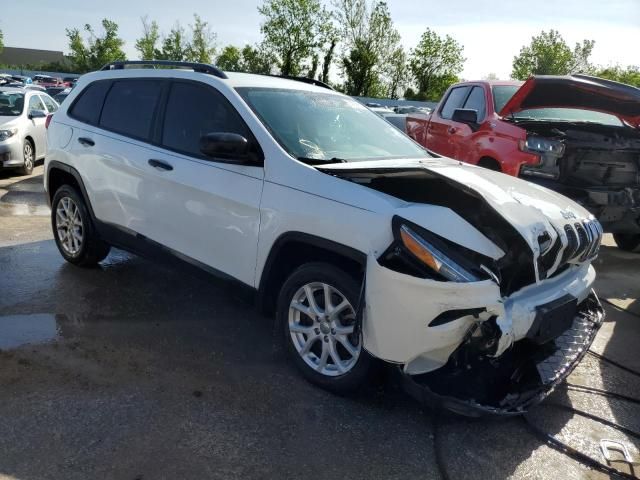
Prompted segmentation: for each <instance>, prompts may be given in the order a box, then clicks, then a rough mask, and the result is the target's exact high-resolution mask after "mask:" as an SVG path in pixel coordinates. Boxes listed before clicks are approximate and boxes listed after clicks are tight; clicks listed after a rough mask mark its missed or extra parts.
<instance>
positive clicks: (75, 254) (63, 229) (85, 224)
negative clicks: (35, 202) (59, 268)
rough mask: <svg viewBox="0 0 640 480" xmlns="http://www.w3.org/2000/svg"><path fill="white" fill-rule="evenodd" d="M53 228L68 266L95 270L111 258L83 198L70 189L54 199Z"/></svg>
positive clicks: (108, 248) (52, 211)
mask: <svg viewBox="0 0 640 480" xmlns="http://www.w3.org/2000/svg"><path fill="white" fill-rule="evenodd" d="M51 226H52V227H53V237H54V239H55V241H56V245H57V246H58V250H59V251H60V254H61V255H62V256H63V257H64V259H65V260H66V261H67V262H69V263H73V264H74V265H78V266H79V267H94V266H96V265H97V264H98V263H99V262H101V261H102V260H104V259H105V258H106V256H107V255H108V254H109V250H110V248H111V247H110V246H109V245H108V244H106V243H105V242H103V241H102V240H101V239H100V237H98V233H97V232H96V230H95V227H94V225H93V222H92V221H91V216H90V215H89V210H88V209H87V206H86V204H85V201H84V198H83V197H82V195H81V194H80V193H78V191H77V190H76V189H75V188H73V187H72V186H70V185H63V186H61V187H60V188H59V189H58V190H57V191H56V193H55V195H54V196H53V201H52V202H51Z"/></svg>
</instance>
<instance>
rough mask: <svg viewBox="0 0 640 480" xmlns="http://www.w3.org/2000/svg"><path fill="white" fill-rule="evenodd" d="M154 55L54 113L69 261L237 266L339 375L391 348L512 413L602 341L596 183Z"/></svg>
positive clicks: (418, 371)
mask: <svg viewBox="0 0 640 480" xmlns="http://www.w3.org/2000/svg"><path fill="white" fill-rule="evenodd" d="M138 63H140V62H116V63H114V64H112V65H109V66H107V67H105V68H104V69H103V71H100V72H94V73H90V74H87V75H85V76H83V77H82V79H81V80H80V81H79V84H78V87H77V88H76V89H74V90H73V91H71V93H70V94H69V98H68V99H67V100H66V101H65V102H64V103H63V104H62V105H61V107H60V110H59V111H58V112H57V113H56V114H55V115H54V116H53V119H52V120H51V123H50V125H49V130H48V138H49V145H50V151H49V152H48V154H47V156H46V160H45V175H44V185H45V189H46V192H47V198H48V201H49V202H50V203H51V209H52V212H51V222H52V230H53V235H54V238H55V242H56V244H57V247H58V249H59V251H60V253H61V255H62V256H63V257H64V258H65V260H67V261H68V262H70V263H71V264H74V265H78V266H84V267H88V266H94V265H96V264H97V263H98V262H100V261H102V260H103V259H104V258H105V257H106V256H107V254H108V253H109V249H110V248H111V246H116V247H119V248H124V249H126V250H130V251H132V252H135V253H139V254H150V255H154V256H155V258H159V257H158V255H160V256H174V257H177V258H180V259H181V260H183V261H187V262H189V263H191V264H193V265H196V266H198V267H200V268H203V269H204V270H206V271H208V272H211V273H214V274H217V275H220V276H222V277H223V278H226V279H228V280H231V281H233V282H235V284H236V285H237V286H238V288H240V289H243V290H246V291H247V292H250V293H252V294H254V295H255V296H256V297H257V299H258V304H259V305H260V306H261V307H262V309H263V310H264V311H265V312H267V313H270V314H274V315H275V317H276V320H277V322H278V325H279V330H280V332H281V338H282V339H283V341H284V342H285V345H286V350H287V352H288V354H289V356H290V358H291V360H292V362H293V363H294V364H295V365H296V367H297V368H298V369H299V371H300V372H301V374H302V375H304V376H305V377H306V378H307V379H309V380H310V381H311V382H314V383H315V384H317V385H320V386H322V387H324V388H327V389H329V390H331V391H335V392H348V391H353V390H357V389H359V388H361V387H362V386H363V385H364V384H366V382H367V381H368V380H369V379H370V378H371V373H372V372H373V371H374V367H375V366H376V364H377V363H379V362H386V363H388V364H390V365H392V366H393V368H395V369H396V370H397V372H398V374H399V375H400V378H402V381H403V382H404V384H405V386H406V388H407V390H408V391H409V392H411V393H412V394H414V395H415V396H416V397H418V398H420V399H421V400H423V401H426V402H428V403H430V404H432V405H437V406H443V407H445V408H448V409H450V410H452V411H455V412H459V413H465V414H470V415H481V414H496V415H501V414H504V415H512V414H518V413H522V412H523V411H524V410H526V408H527V407H529V406H531V405H533V404H535V403H537V402H539V401H541V400H542V399H543V398H544V397H545V396H546V395H547V394H548V393H549V392H550V391H551V390H552V389H553V388H554V386H555V385H557V384H558V383H559V382H561V381H562V380H563V379H564V378H565V377H566V376H567V375H568V374H569V373H570V372H571V371H572V369H573V368H574V367H575V365H576V364H577V363H578V362H579V361H580V359H581V358H582V356H583V355H584V354H585V353H586V351H587V349H588V348H589V346H590V344H591V342H592V341H593V338H594V336H595V333H596V332H597V330H598V328H599V326H600V324H601V323H602V321H603V317H604V312H603V309H602V307H601V305H600V302H599V301H598V298H597V297H596V296H595V294H594V293H593V291H592V285H593V282H594V278H595V272H594V268H593V266H592V262H593V260H594V258H596V256H597V254H598V249H599V245H600V241H601V237H602V229H601V226H600V224H599V223H598V221H597V220H596V219H595V218H594V216H593V215H592V214H591V213H590V212H589V211H587V210H586V209H585V208H583V207H582V206H580V205H579V204H577V203H575V202H574V201H572V200H570V199H568V198H567V197H565V196H562V195H559V194H557V193H555V192H553V191H551V190H548V189H546V188H543V187H539V186H536V185H533V184H531V183H529V182H525V181H522V180H520V179H517V178H514V177H512V176H507V175H503V174H501V173H497V172H493V171H490V170H488V169H484V168H478V167H476V166H473V165H468V164H461V163H460V162H458V161H455V160H451V159H447V158H442V157H440V156H438V155H436V154H432V153H431V152H430V151H429V150H426V149H424V148H423V147H421V146H420V145H418V144H417V143H416V142H414V141H412V140H411V139H410V138H408V137H407V136H406V135H405V134H403V133H402V132H400V131H399V130H398V129H397V128H394V127H392V126H391V125H390V124H389V122H387V121H385V120H383V119H382V118H380V116H379V115H377V114H374V113H373V112H372V111H371V110H369V109H368V108H366V107H365V106H363V105H362V104H360V103H359V102H357V101H356V100H354V99H352V98H350V97H347V96H345V95H342V94H340V93H338V92H335V91H333V90H331V89H330V88H325V87H321V86H317V85H312V84H310V83H309V81H308V79H305V81H296V80H295V79H283V78H275V77H271V76H261V75H250V74H240V73H225V72H222V71H220V70H218V69H217V68H215V67H213V66H210V65H202V64H189V63H182V62H157V61H155V62H146V63H153V64H155V65H158V66H162V67H164V68H157V69H141V68H136V67H137V66H138V65H137V64H138ZM155 65H154V66H155ZM169 66H174V67H176V69H170V68H167V67H169ZM125 67H128V68H125ZM185 68H191V69H192V70H186V69H185ZM22 94H23V95H29V96H32V95H35V96H37V94H35V93H32V92H31V93H22ZM7 95H9V94H7ZM11 103H12V105H13V106H12V109H10V111H11V112H14V114H15V115H19V114H20V112H21V109H20V108H19V107H17V106H16V104H17V100H15V99H11Z"/></svg>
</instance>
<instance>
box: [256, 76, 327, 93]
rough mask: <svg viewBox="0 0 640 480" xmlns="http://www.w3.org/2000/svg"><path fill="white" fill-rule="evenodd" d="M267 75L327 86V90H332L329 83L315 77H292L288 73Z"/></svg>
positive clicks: (317, 85)
mask: <svg viewBox="0 0 640 480" xmlns="http://www.w3.org/2000/svg"><path fill="white" fill-rule="evenodd" d="M267 76H269V77H276V78H286V79H287V80H295V81H296V82H302V83H308V84H310V85H315V86H316V87H322V88H328V89H329V90H333V87H332V86H331V85H328V84H326V83H324V82H321V81H320V80H316V79H315V78H309V77H293V76H289V75H267Z"/></svg>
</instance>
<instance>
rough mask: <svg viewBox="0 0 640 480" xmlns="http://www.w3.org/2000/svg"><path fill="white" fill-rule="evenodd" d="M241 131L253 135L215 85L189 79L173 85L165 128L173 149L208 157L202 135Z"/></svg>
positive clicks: (166, 139)
mask: <svg viewBox="0 0 640 480" xmlns="http://www.w3.org/2000/svg"><path fill="white" fill-rule="evenodd" d="M214 132H226V133H237V134H239V135H242V136H243V137H245V138H247V139H251V134H250V132H249V129H248V127H247V126H246V125H245V123H244V121H243V120H242V118H240V115H239V114H238V112H236V110H235V108H234V107H233V106H232V105H231V104H230V103H229V102H228V101H227V99H226V98H224V97H223V96H222V94H221V93H219V92H217V91H216V90H214V89H213V88H211V87H207V86H205V85H199V84H196V83H188V82H175V83H173V84H172V85H171V90H170V92H169V98H168V100H167V107H166V110H165V114H164V126H163V128H162V144H163V145H164V146H165V147H167V148H169V149H170V150H175V151H177V152H181V153H185V154H188V155H193V156H197V157H201V158H206V157H204V156H203V154H202V153H201V152H200V137H202V136H203V135H205V134H207V133H214Z"/></svg>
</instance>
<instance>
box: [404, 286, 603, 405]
mask: <svg viewBox="0 0 640 480" xmlns="http://www.w3.org/2000/svg"><path fill="white" fill-rule="evenodd" d="M603 320H604V309H603V308H602V305H601V304H600V301H599V300H598V297H597V296H596V294H595V293H594V292H591V294H590V295H589V296H588V297H587V299H586V300H584V301H583V302H581V303H580V305H579V306H578V313H577V314H576V316H575V317H574V318H573V323H572V325H571V327H570V328H569V329H568V330H566V331H565V332H564V333H562V334H561V335H560V336H558V337H557V338H556V339H555V340H553V341H551V342H549V343H547V344H545V345H542V346H537V347H536V348H534V349H531V348H521V346H518V343H520V342H518V343H516V345H515V346H514V349H513V350H514V351H513V352H512V353H513V355H512V357H513V359H515V360H517V361H518V362H519V365H518V366H517V367H516V368H515V370H514V371H513V373H512V375H511V376H510V378H509V382H506V383H507V384H506V385H503V386H502V388H501V390H503V391H504V392H505V395H504V396H503V397H502V398H501V399H500V400H499V401H497V402H492V403H491V404H482V403H479V402H478V401H476V400H475V399H474V398H472V397H471V396H470V397H468V398H460V397H459V396H453V395H449V394H447V393H437V392H436V391H435V389H432V388H431V385H430V380H433V374H427V375H416V376H411V375H407V374H405V373H403V372H402V371H400V369H399V371H400V375H401V379H402V383H403V386H404V388H405V389H406V390H407V391H408V393H409V394H411V395H412V396H413V397H414V398H416V399H417V400H419V401H420V402H423V403H424V404H426V405H428V406H430V407H434V408H444V409H447V410H451V411H453V412H455V413H458V414H461V415H466V416H472V417H478V416H485V415H498V416H509V415H520V414H522V413H524V412H525V411H526V410H527V409H528V408H530V407H532V406H534V405H536V404H538V403H540V402H541V401H542V400H544V398H545V397H547V395H549V394H550V393H551V392H552V391H553V389H554V388H555V387H556V386H557V385H558V384H559V383H561V382H562V381H563V380H564V379H565V378H566V377H567V376H568V375H569V374H570V373H571V372H572V371H573V369H574V368H575V367H576V365H577V364H578V363H580V361H581V360H582V358H583V357H584V355H585V354H586V353H587V351H588V349H589V346H590V345H591V343H592V342H593V339H594V338H595V336H596V333H597V332H598V329H599V328H600V325H601V324H602V321H603ZM529 347H530V346H529ZM516 350H517V351H516ZM507 361H508V360H507ZM457 380H460V379H459V378H458V379H457ZM446 381H448V382H454V381H456V379H454V378H450V379H448V380H446ZM446 381H445V382H443V379H439V381H438V382H437V383H438V384H439V385H440V386H441V385H442V384H443V383H446Z"/></svg>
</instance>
